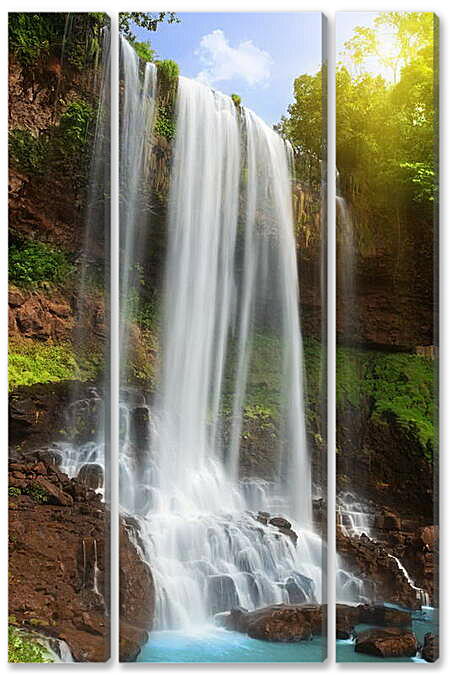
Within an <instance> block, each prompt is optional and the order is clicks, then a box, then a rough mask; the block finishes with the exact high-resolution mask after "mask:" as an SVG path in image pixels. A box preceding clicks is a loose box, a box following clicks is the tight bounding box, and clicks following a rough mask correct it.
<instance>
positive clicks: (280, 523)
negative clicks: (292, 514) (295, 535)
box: [269, 516, 292, 530]
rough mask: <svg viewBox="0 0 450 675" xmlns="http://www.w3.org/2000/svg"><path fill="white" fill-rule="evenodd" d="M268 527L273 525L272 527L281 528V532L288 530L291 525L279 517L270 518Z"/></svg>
mask: <svg viewBox="0 0 450 675" xmlns="http://www.w3.org/2000/svg"><path fill="white" fill-rule="evenodd" d="M269 523H270V525H273V526H274V527H277V528H281V529H283V530H290V529H291V527H292V525H291V523H290V522H289V521H288V520H286V518H281V517H279V516H277V517H275V518H270V520H269Z"/></svg>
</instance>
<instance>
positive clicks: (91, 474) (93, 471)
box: [77, 464, 103, 490]
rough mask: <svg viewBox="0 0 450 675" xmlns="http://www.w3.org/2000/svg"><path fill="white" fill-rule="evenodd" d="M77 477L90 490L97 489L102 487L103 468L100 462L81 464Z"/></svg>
mask: <svg viewBox="0 0 450 675" xmlns="http://www.w3.org/2000/svg"><path fill="white" fill-rule="evenodd" d="M77 478H78V480H79V481H80V482H81V483H83V484H84V485H86V486H87V487H89V488H91V489H92V490H98V489H99V488H102V487H103V468H102V467H101V466H100V464H83V466H82V467H81V469H80V470H79V471H78V476H77Z"/></svg>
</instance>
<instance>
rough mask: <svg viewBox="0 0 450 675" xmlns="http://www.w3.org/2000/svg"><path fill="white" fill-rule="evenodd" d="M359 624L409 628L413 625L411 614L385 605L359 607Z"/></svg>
mask: <svg viewBox="0 0 450 675" xmlns="http://www.w3.org/2000/svg"><path fill="white" fill-rule="evenodd" d="M358 609H359V621H358V623H367V624H375V625H376V626H408V627H410V626H411V624H412V619H411V613H410V612H405V611H403V610H401V609H395V608H391V607H385V606H384V605H359V607H358Z"/></svg>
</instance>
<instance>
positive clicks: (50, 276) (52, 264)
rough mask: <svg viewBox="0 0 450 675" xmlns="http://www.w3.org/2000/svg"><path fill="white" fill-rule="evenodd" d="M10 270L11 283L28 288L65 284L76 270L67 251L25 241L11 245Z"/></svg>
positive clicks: (39, 242) (38, 242) (37, 242)
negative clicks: (38, 285) (42, 284)
mask: <svg viewBox="0 0 450 675" xmlns="http://www.w3.org/2000/svg"><path fill="white" fill-rule="evenodd" d="M8 269H9V281H10V283H12V284H15V285H16V286H19V287H27V286H34V285H37V284H39V283H41V282H43V281H47V282H50V283H60V282H63V281H65V280H66V279H67V277H69V276H70V274H72V272H73V270H74V269H75V268H74V266H73V264H72V263H71V261H70V258H69V255H68V254H67V253H65V251H62V250H58V249H56V248H54V247H53V246H49V245H48V244H44V243H43V242H41V241H23V242H18V243H13V244H11V245H10V247H9V261H8Z"/></svg>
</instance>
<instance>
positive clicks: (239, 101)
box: [231, 94, 241, 108]
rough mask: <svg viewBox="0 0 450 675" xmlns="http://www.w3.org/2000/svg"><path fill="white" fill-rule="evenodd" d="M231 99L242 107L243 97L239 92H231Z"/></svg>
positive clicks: (238, 106)
mask: <svg viewBox="0 0 450 675" xmlns="http://www.w3.org/2000/svg"><path fill="white" fill-rule="evenodd" d="M231 100H232V101H233V103H234V105H235V106H236V108H240V106H241V97H240V96H239V94H231Z"/></svg>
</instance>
